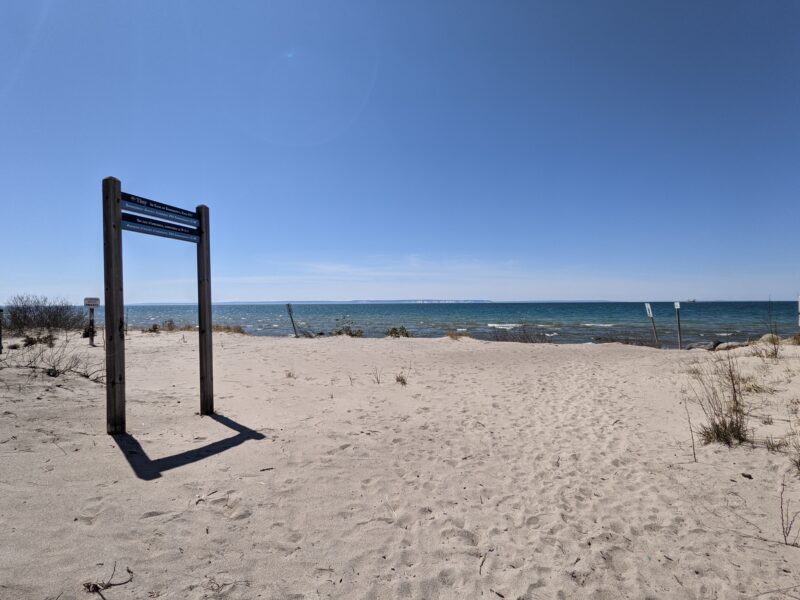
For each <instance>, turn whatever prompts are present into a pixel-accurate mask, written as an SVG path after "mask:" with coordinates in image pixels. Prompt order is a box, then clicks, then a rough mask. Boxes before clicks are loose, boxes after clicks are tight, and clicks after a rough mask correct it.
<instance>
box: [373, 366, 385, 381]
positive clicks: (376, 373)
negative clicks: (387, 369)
mask: <svg viewBox="0 0 800 600" xmlns="http://www.w3.org/2000/svg"><path fill="white" fill-rule="evenodd" d="M382 375H383V371H382V370H381V369H379V368H378V367H372V381H374V382H375V383H377V384H380V382H381V376H382Z"/></svg>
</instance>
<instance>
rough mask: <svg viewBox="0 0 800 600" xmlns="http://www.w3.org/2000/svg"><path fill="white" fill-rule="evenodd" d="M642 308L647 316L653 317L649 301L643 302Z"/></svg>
mask: <svg viewBox="0 0 800 600" xmlns="http://www.w3.org/2000/svg"><path fill="white" fill-rule="evenodd" d="M644 309H645V310H646V311H647V316H648V317H650V318H651V319H652V318H653V309H652V308H651V307H650V303H649V302H645V303H644Z"/></svg>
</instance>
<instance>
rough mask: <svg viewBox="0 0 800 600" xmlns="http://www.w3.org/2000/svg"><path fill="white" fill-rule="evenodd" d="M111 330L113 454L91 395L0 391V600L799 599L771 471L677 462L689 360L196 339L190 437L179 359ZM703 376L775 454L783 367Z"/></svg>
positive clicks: (734, 459) (181, 342) (792, 492)
mask: <svg viewBox="0 0 800 600" xmlns="http://www.w3.org/2000/svg"><path fill="white" fill-rule="evenodd" d="M131 333H132V335H131V336H130V339H129V340H127V341H126V355H127V362H128V364H127V391H128V404H127V412H128V434H129V435H128V436H124V437H122V438H114V437H111V436H108V435H106V434H105V388H104V386H103V385H101V384H98V383H95V382H93V381H91V380H89V379H87V378H85V377H81V376H78V375H72V374H65V375H61V376H59V377H48V376H47V375H46V374H45V373H44V372H42V371H41V370H39V371H33V372H32V371H31V370H30V369H25V368H18V367H6V368H3V369H0V378H2V381H3V383H4V384H5V385H4V386H2V388H0V389H2V391H0V412H1V413H2V414H3V415H4V416H3V419H0V452H2V453H3V463H2V464H3V466H2V467H0V492H2V493H0V531H2V532H3V533H2V534H0V536H2V541H3V543H2V544H0V561H1V563H2V564H3V565H4V577H3V579H2V580H0V596H3V597H5V596H6V595H9V597H20V598H23V597H42V598H47V597H50V598H55V597H57V596H58V595H59V594H60V593H61V594H62V596H61V600H70V599H73V598H75V599H77V598H82V597H84V596H85V591H83V589H82V584H83V583H84V582H86V581H99V580H104V578H107V577H108V576H109V574H110V572H111V569H112V566H113V564H114V563H115V562H116V564H117V574H118V575H119V574H120V573H123V574H124V573H125V568H130V569H131V571H133V573H134V575H133V580H132V581H131V582H130V583H128V584H126V585H124V586H120V587H115V588H114V589H113V597H114V598H141V597H148V594H153V596H152V597H163V598H171V597H176V598H178V597H180V598H197V599H199V598H212V597H230V598H253V597H258V596H259V594H260V595H261V597H263V598H276V599H277V598H289V597H296V598H300V597H306V598H312V597H317V595H319V596H322V597H332V598H352V597H357V598H358V597H365V596H366V597H370V596H371V597H376V598H386V597H392V598H394V597H400V598H402V597H409V598H419V599H421V598H465V597H470V598H471V597H481V596H483V597H487V598H489V597H498V596H497V595H496V594H497V593H498V592H499V593H500V594H502V595H503V596H505V597H506V598H528V599H531V600H532V599H536V598H545V597H564V598H618V597H645V596H652V597H659V598H676V599H677V598H687V597H706V596H707V595H708V593H709V590H711V589H714V590H716V591H717V593H718V594H719V597H724V598H749V597H752V596H754V595H756V594H763V593H764V592H767V591H768V590H770V589H776V588H788V587H790V586H795V585H800V572H798V571H797V569H796V568H795V565H796V561H797V558H798V552H800V550H798V548H794V547H790V546H785V545H783V544H782V540H781V538H780V521H779V519H778V510H777V503H778V494H779V492H780V483H781V480H782V479H783V478H784V476H786V482H787V492H786V494H787V498H790V499H791V500H792V504H793V505H796V504H797V503H798V502H800V485H798V484H797V480H796V478H795V477H794V475H792V472H791V465H790V463H789V460H788V458H787V456H786V455H785V454H782V453H774V452H768V451H767V450H765V449H764V448H763V447H761V446H757V447H750V445H749V444H745V445H741V446H735V447H733V448H727V447H725V446H721V445H718V444H711V445H707V446H704V445H701V444H700V443H699V441H698V445H697V457H698V462H696V463H695V462H693V461H692V450H691V442H690V439H689V431H688V427H687V423H686V417H685V414H684V407H683V404H682V402H683V400H684V398H685V391H686V387H687V376H686V372H687V369H688V368H689V367H690V366H691V364H692V362H693V361H697V360H701V361H702V360H706V359H708V358H712V357H714V356H715V354H711V353H696V352H687V353H676V352H659V351H657V350H655V349H652V348H640V347H633V346H623V345H618V344H612V345H564V344H562V345H552V344H514V343H492V342H484V341H480V340H474V339H461V340H451V339H447V338H438V339H420V338H417V339H414V338H412V339H382V340H380V339H369V338H368V339H356V338H347V337H336V338H324V339H314V340H306V341H303V342H298V341H297V340H294V339H290V338H272V337H256V336H243V335H234V334H218V335H215V336H214V363H215V387H216V407H217V411H218V413H219V414H220V416H219V417H199V416H197V415H196V412H197V410H198V408H199V385H198V381H197V377H198V366H197V362H198V355H197V344H196V343H193V340H192V339H191V338H190V336H189V335H186V334H184V333H162V334H159V335H149V334H141V333H139V332H131ZM78 340H79V342H80V343H81V344H83V343H84V342H86V340H80V339H79V338H78ZM80 352H81V354H82V356H86V357H87V359H88V360H90V361H92V360H94V361H102V359H103V356H104V351H103V348H102V347H97V348H91V349H90V348H88V345H87V346H86V347H82V348H81V350H80ZM729 355H731V356H736V357H737V359H738V360H739V362H740V364H741V367H742V369H743V373H745V374H746V375H747V376H748V377H758V380H757V381H758V382H759V383H760V384H761V385H762V387H766V386H772V387H773V388H774V391H772V392H769V393H767V392H763V393H760V394H757V393H753V394H752V396H751V397H752V399H753V400H754V401H756V400H757V401H758V404H759V406H761V408H760V409H759V410H760V412H759V414H758V418H756V415H753V416H752V417H751V425H752V427H753V429H754V432H755V434H756V437H757V438H758V439H762V438H764V437H765V436H767V435H772V434H775V435H777V434H778V432H779V431H782V430H783V429H782V428H785V427H786V422H785V418H786V416H787V415H788V414H789V413H788V410H789V409H790V407H791V406H792V399H793V398H796V397H800V379H798V374H799V373H800V347H788V346H787V347H786V348H785V354H784V355H783V357H782V358H781V359H780V360H779V361H778V362H776V363H774V364H773V363H772V362H769V361H766V362H765V361H762V360H761V359H759V358H757V357H753V356H749V355H748V352H747V351H746V349H742V350H733V351H731V353H729ZM2 356H3V357H5V358H8V356H7V355H5V354H4V355H2ZM399 374H403V375H404V376H405V381H406V383H405V384H402V383H400V382H399V381H398V380H397V376H398V375H399ZM378 381H380V382H378ZM689 409H690V411H691V414H692V419H693V420H694V422H695V423H700V422H701V421H702V415H701V413H700V412H699V411H698V407H697V406H695V405H694V404H691V403H690V405H689ZM768 415H769V416H770V417H772V419H773V422H772V424H770V425H765V424H763V423H762V420H761V418H762V417H764V420H766V416H768ZM743 474H747V475H750V476H751V477H752V479H748V478H747V477H745V476H743ZM776 519H777V520H776ZM34 532H35V533H34ZM11 548H13V549H14V550H13V552H12V551H11ZM76 548H80V549H81V551H80V552H79V553H76V551H75V550H76ZM733 556H735V557H736V558H735V559H734V560H733V563H736V564H735V565H734V564H732V562H731V560H730V558H731V557H733ZM42 572H46V573H48V576H47V577H46V578H43V577H41V576H39V574H41V573H42ZM125 578H127V574H126V575H125ZM110 597H112V595H111V592H109V598H110ZM765 597H770V596H769V595H766V596H765Z"/></svg>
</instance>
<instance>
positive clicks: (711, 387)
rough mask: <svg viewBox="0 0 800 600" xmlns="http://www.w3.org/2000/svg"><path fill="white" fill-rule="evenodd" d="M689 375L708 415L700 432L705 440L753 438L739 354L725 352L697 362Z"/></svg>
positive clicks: (733, 440) (734, 440)
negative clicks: (737, 358)
mask: <svg viewBox="0 0 800 600" xmlns="http://www.w3.org/2000/svg"><path fill="white" fill-rule="evenodd" d="M695 367H696V368H695V369H694V370H693V372H692V374H691V375H690V379H689V388H690V390H691V393H692V395H693V397H694V400H695V401H696V402H697V404H698V405H699V406H700V408H701V410H702V411H703V415H704V416H705V423H703V424H702V425H700V427H699V429H698V433H699V434H700V438H701V439H702V440H703V442H704V443H705V444H710V443H713V442H717V443H721V444H725V445H726V446H731V445H733V443H734V442H736V443H742V442H746V441H748V440H749V439H750V436H749V430H748V411H747V409H746V406H745V402H744V397H743V390H742V376H741V372H740V371H739V364H738V362H737V361H736V357H735V356H734V355H731V354H726V355H725V356H724V357H716V358H714V359H711V360H709V361H707V362H705V363H698V364H697V365H695Z"/></svg>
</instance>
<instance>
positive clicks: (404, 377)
mask: <svg viewBox="0 0 800 600" xmlns="http://www.w3.org/2000/svg"><path fill="white" fill-rule="evenodd" d="M410 376H411V367H408V368H405V369H400V372H399V373H398V374H397V375H395V377H394V380H395V381H396V382H397V383H399V384H400V385H402V386H406V385H408V378H409V377H410Z"/></svg>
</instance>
